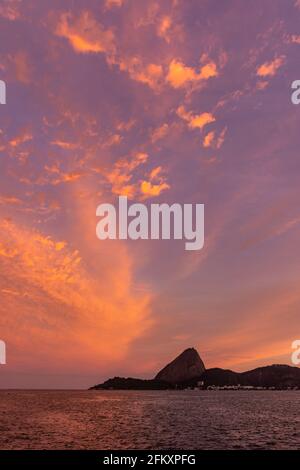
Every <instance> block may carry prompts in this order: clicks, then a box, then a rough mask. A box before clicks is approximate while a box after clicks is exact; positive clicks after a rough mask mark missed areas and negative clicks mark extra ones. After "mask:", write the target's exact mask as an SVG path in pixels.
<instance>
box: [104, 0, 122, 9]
mask: <svg viewBox="0 0 300 470" xmlns="http://www.w3.org/2000/svg"><path fill="white" fill-rule="evenodd" d="M123 3H124V0H105V7H106V8H107V9H109V8H113V7H121V6H122V5H123Z"/></svg>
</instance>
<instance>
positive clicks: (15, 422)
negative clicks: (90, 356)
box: [0, 390, 300, 450]
mask: <svg viewBox="0 0 300 470" xmlns="http://www.w3.org/2000/svg"><path fill="white" fill-rule="evenodd" d="M299 448H300V391H196V390H193V391H139V392H137V391H3V390H2V391H0V449H104V450H105V449H114V450H117V449H152V450H156V449H157V450H159V449H182V450H184V449H190V450H196V449H299Z"/></svg>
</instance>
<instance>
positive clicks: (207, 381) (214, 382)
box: [91, 348, 300, 390]
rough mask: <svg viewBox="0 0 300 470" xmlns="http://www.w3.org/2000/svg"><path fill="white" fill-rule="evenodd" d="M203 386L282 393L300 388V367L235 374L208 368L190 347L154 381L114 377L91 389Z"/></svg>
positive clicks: (164, 368)
mask: <svg viewBox="0 0 300 470" xmlns="http://www.w3.org/2000/svg"><path fill="white" fill-rule="evenodd" d="M199 384H201V387H202V388H207V387H211V386H216V387H228V386H238V385H240V386H242V387H260V388H272V389H274V388H275V389H280V390H282V389H288V388H300V368H298V367H291V366H288V365H283V364H273V365H271V366H265V367H258V368H257V369H253V370H250V371H246V372H234V371H232V370H229V369H221V368H213V369H205V366H204V363H203V361H202V359H201V358H200V356H199V354H198V352H197V350H196V349H195V348H188V349H185V350H184V351H183V352H182V353H181V354H179V356H177V357H176V358H175V359H174V360H173V361H172V362H170V363H169V364H167V365H166V366H165V367H163V369H161V370H160V371H159V372H158V373H157V374H156V376H155V377H154V379H150V380H149V379H148V380H144V379H136V378H131V377H128V378H124V377H114V378H112V379H108V380H106V381H105V382H104V383H102V384H99V385H95V386H94V387H91V389H94V390H98V389H104V390H110V389H114V390H166V389H170V390H171V389H175V388H176V389H184V388H188V387H195V386H199Z"/></svg>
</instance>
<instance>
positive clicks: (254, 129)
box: [0, 0, 300, 388]
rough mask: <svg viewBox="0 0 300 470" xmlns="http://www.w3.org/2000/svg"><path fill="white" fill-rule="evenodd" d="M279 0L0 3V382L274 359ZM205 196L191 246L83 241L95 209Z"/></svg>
mask: <svg viewBox="0 0 300 470" xmlns="http://www.w3.org/2000/svg"><path fill="white" fill-rule="evenodd" d="M299 25H300V1H299V0H286V1H285V2H283V1H281V0H249V1H248V2H247V6H245V2H243V1H241V0H224V1H222V2H220V1H218V0H189V1H188V2H186V1H183V0H164V1H163V2H159V1H155V0H153V1H152V0H142V1H141V0H103V1H100V0H97V1H96V0H68V1H67V0H63V1H62V0H59V1H58V0H51V1H50V0H42V1H37V0H26V1H22V0H1V2H0V79H1V80H4V81H5V83H6V87H7V102H6V104H5V105H0V299H1V300H0V339H1V340H3V341H5V343H6V347H7V364H6V365H5V366H0V387H1V388H87V387H89V386H92V385H94V384H95V383H99V382H101V381H103V380H105V379H106V378H108V377H110V376H116V375H121V376H137V377H145V378H148V377H153V376H154V375H155V374H156V372H157V371H158V370H159V369H160V368H161V367H163V366H164V365H165V364H166V363H167V362H169V361H170V360H171V359H173V358H174V357H175V356H176V355H177V354H179V353H180V352H181V351H182V350H184V349H185V348H187V347H195V348H197V350H198V351H199V354H200V356H201V358H202V359H203V361H204V363H205V365H206V367H207V368H208V367H224V368H230V369H233V370H237V371H243V370H247V369H250V368H254V367H258V366H262V365H267V364H273V363H286V364H290V365H291V359H290V358H291V352H292V350H291V343H292V341H294V340H295V339H299V336H300V331H299V311H300V289H299V287H300V286H299V279H300V250H299V240H300V210H299V200H300V185H299V172H300V159H299V147H300V132H299V130H300V106H299V107H298V106H296V105H293V104H292V103H291V83H292V82H293V81H294V80H297V79H300V65H299V55H300V26H299ZM119 195H126V196H127V197H128V199H129V200H130V202H142V203H144V204H146V205H147V206H148V205H150V204H152V203H168V204H172V203H174V202H176V203H181V204H184V203H193V204H196V203H199V204H200V203H201V204H204V205H205V245H204V248H203V249H202V250H200V251H186V250H185V249H184V242H183V241H180V240H175V241H174V240H173V241H172V240H171V241H168V240H136V241H132V240H105V241H100V240H99V239H97V237H96V232H95V229H96V224H97V222H98V220H97V217H96V208H97V206H98V205H99V204H101V203H104V202H106V203H112V204H115V203H116V201H117V198H118V196H119Z"/></svg>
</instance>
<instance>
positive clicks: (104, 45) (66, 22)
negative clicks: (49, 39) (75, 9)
mask: <svg viewBox="0 0 300 470" xmlns="http://www.w3.org/2000/svg"><path fill="white" fill-rule="evenodd" d="M56 34H57V35H58V36H61V37H64V38H66V39H68V41H69V43H70V44H71V46H72V47H73V49H74V50H75V51H76V52H79V53H83V54H88V53H107V54H113V53H114V51H115V44H114V34H113V32H112V31H111V30H105V29H104V28H103V27H102V25H101V24H100V23H97V22H96V20H95V19H94V18H93V16H92V15H91V13H89V12H88V11H84V12H82V13H81V15H80V16H79V17H78V19H76V20H74V18H73V17H72V15H70V14H68V13H64V14H63V15H62V16H61V18H60V21H59V24H58V26H57V28H56Z"/></svg>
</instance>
